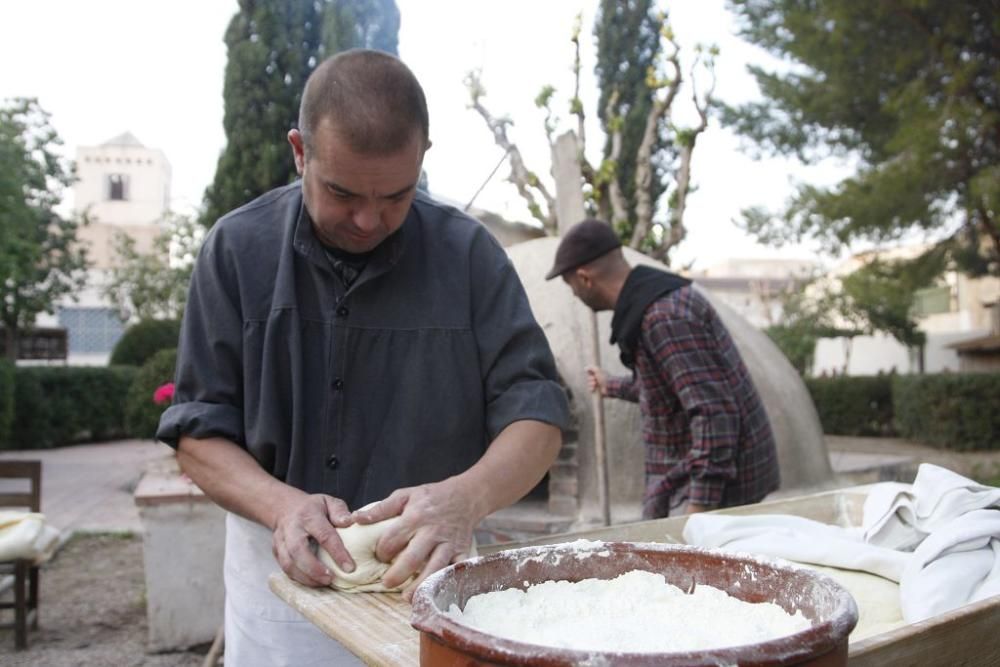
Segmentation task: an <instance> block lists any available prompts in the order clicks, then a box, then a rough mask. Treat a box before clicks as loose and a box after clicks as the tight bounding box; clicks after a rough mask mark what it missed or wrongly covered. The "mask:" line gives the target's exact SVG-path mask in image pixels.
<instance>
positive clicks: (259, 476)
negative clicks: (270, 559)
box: [177, 436, 304, 530]
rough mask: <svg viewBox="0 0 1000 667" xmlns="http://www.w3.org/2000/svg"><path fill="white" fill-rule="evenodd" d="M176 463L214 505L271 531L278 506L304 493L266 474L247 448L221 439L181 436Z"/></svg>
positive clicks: (275, 519) (282, 505)
mask: <svg viewBox="0 0 1000 667" xmlns="http://www.w3.org/2000/svg"><path fill="white" fill-rule="evenodd" d="M177 462H178V463H179V464H180V466H181V470H183V471H184V473H185V474H187V476H188V477H190V478H191V479H192V480H193V481H194V483H195V484H197V485H198V487H199V488H200V489H201V490H202V491H204V492H205V495H207V496H208V497H209V498H211V499H212V500H213V501H215V503H216V504H218V505H220V506H221V507H223V508H224V509H227V510H229V511H231V512H235V513H236V514H239V515H240V516H242V517H244V518H246V519H250V520H251V521H256V522H257V523H259V524H262V525H264V526H266V527H268V528H270V529H271V530H274V527H275V523H276V521H277V516H278V510H279V508H281V507H284V506H285V505H287V504H288V503H290V502H291V501H293V500H295V499H297V498H298V497H300V496H302V495H304V492H303V491H300V490H298V489H296V488H294V487H291V486H289V485H287V484H285V483H283V482H280V481H278V480H277V479H275V478H274V477H272V476H271V475H269V474H268V473H267V472H266V471H265V470H264V469H263V468H261V467H260V465H258V463H257V461H256V460H254V458H253V457H252V456H251V455H250V454H249V453H248V452H247V451H246V450H244V449H243V448H242V447H240V446H239V445H237V444H236V443H234V442H231V441H229V440H226V439H224V438H205V439H196V438H189V437H186V436H185V437H182V438H181V439H180V442H179V444H178V447H177Z"/></svg>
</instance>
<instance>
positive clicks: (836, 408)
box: [806, 375, 895, 436]
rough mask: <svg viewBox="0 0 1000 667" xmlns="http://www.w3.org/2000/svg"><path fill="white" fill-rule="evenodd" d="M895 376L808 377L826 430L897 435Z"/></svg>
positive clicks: (837, 432)
mask: <svg viewBox="0 0 1000 667" xmlns="http://www.w3.org/2000/svg"><path fill="white" fill-rule="evenodd" d="M892 377H893V376H891V375H864V376H847V375H844V376H838V377H832V378H807V379H806V386H807V387H808V388H809V393H810V394H812V399H813V403H815V404H816V411H817V412H818V413H819V420H820V423H821V424H822V425H823V432H824V433H829V434H831V435H862V436H888V435H895V430H894V424H893V400H892Z"/></svg>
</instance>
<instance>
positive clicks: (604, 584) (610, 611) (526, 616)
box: [447, 570, 811, 653]
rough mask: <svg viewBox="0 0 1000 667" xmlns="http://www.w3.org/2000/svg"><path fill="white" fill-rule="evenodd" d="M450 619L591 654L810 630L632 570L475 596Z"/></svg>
mask: <svg viewBox="0 0 1000 667" xmlns="http://www.w3.org/2000/svg"><path fill="white" fill-rule="evenodd" d="M447 614H448V616H450V617H451V618H453V619H454V620H455V621H457V622H458V623H462V624H464V625H467V626H470V627H472V628H475V629H477V630H480V631H482V632H485V633H487V634H491V635H494V636H498V637H504V638H507V639H513V640H516V641H521V642H526V643H529V644H540V645H543V646H551V647H556V648H570V649H580V650H590V651H627V652H641V653H651V652H669V651H696V650H705V649H713V648H722V647H726V646H739V645H743V644H755V643H758V642H763V641H767V640H770V639H777V638H779V637H784V636H787V635H790V634H793V633H795V632H799V631H800V630H805V629H806V628H808V627H809V626H810V625H811V623H810V622H809V619H807V618H806V617H805V616H803V615H802V612H800V611H796V612H795V614H794V615H791V614H788V613H787V612H786V611H785V610H784V609H782V608H781V607H779V606H778V605H776V604H772V603H770V602H763V603H758V604H751V603H748V602H743V601H742V600H739V599H737V598H734V597H731V596H729V595H728V594H727V593H725V592H724V591H721V590H719V589H718V588H714V587H712V586H697V587H695V590H694V592H693V593H691V594H690V595H689V594H686V593H685V592H684V591H682V590H681V589H679V588H677V587H676V586H673V585H671V584H668V583H667V582H666V580H665V579H664V578H663V576H662V575H659V574H654V573H652V572H646V571H643V570H633V571H631V572H626V573H625V574H622V575H620V576H618V577H616V578H615V579H607V580H606V579H584V580H583V581H579V582H576V583H571V582H568V581H546V582H545V583H541V584H535V585H534V586H529V587H528V588H527V590H524V591H522V590H520V589H515V588H509V589H506V590H502V591H496V592H493V593H482V594H480V595H474V596H472V597H471V598H469V600H468V601H467V602H466V604H465V609H464V610H461V609H459V608H458V606H457V605H454V604H453V605H451V608H450V609H449V610H448V612H447Z"/></svg>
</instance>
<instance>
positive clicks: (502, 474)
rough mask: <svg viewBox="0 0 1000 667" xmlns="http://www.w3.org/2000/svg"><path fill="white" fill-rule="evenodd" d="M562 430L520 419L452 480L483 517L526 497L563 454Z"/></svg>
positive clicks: (538, 422)
mask: <svg viewBox="0 0 1000 667" xmlns="http://www.w3.org/2000/svg"><path fill="white" fill-rule="evenodd" d="M561 446H562V433H561V432H560V431H559V429H558V428H557V427H555V426H552V425H551V424H546V423H545V422H540V421H534V420H523V421H517V422H514V423H512V424H510V425H509V426H507V428H505V429H504V430H503V431H501V432H500V435H498V436H497V437H496V439H495V440H494V441H493V442H492V443H491V444H490V446H489V448H488V449H487V450H486V453H485V454H483V457H482V458H481V459H479V461H478V462H477V463H476V464H475V465H474V466H472V467H471V468H469V469H468V470H467V471H465V472H464V473H462V474H461V475H457V476H456V477H454V478H452V480H453V481H454V482H455V483H456V484H459V485H461V487H462V488H463V489H465V490H466V492H467V493H468V497H469V498H471V499H472V502H473V505H472V507H471V508H470V510H471V511H472V512H474V513H475V514H476V515H477V518H479V519H481V518H483V517H485V516H487V515H488V514H491V513H493V512H495V511H496V510H498V509H502V508H504V507H507V506H508V505H511V504H512V503H514V502H516V501H518V500H520V499H521V498H522V497H524V496H525V495H526V494H527V493H528V492H529V491H531V489H533V488H534V487H535V485H536V484H538V482H539V481H540V480H541V479H542V477H544V476H545V473H546V472H548V470H549V467H551V465H552V463H553V462H554V461H555V460H556V457H557V456H558V455H559V448H560V447H561Z"/></svg>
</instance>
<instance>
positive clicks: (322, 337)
mask: <svg viewBox="0 0 1000 667" xmlns="http://www.w3.org/2000/svg"><path fill="white" fill-rule="evenodd" d="M175 384H176V387H175V397H174V404H173V405H172V406H171V407H170V408H168V409H167V410H166V412H165V413H164V414H163V416H162V418H161V420H160V427H159V430H158V432H157V437H158V438H160V439H161V440H163V441H164V442H167V443H168V444H170V445H172V446H176V445H177V442H178V440H179V438H180V436H181V435H182V434H183V435H189V436H192V437H195V438H205V437H209V436H221V437H224V438H227V439H229V440H232V441H234V442H236V443H238V444H240V445H241V446H243V447H245V448H246V449H247V450H248V451H249V452H250V453H251V454H252V455H253V456H254V458H255V459H256V460H257V461H258V462H259V463H260V465H261V466H262V467H263V468H264V469H265V470H267V471H269V472H270V473H271V474H273V475H274V476H275V477H277V478H278V479H281V480H283V481H285V482H287V483H288V484H291V485H293V486H295V487H297V488H300V489H303V490H305V491H307V492H309V493H327V494H330V495H332V496H335V497H338V498H341V499H343V500H344V501H345V502H347V503H348V505H349V506H350V507H351V508H357V507H360V506H362V505H364V504H367V503H369V502H372V501H375V500H380V499H382V498H384V497H385V496H387V495H388V494H389V493H391V492H392V491H393V490H395V489H397V488H401V487H405V486H412V485H416V484H423V483H428V482H434V481H439V480H442V479H444V478H446V477H449V476H452V475H455V474H457V473H460V472H462V471H464V470H466V469H468V468H469V467H470V466H471V465H472V464H474V463H475V462H476V461H477V460H478V459H479V458H480V456H482V454H483V452H484V451H485V450H486V447H487V446H488V445H489V443H490V442H491V441H492V440H493V438H495V437H496V436H497V434H498V433H499V432H500V431H501V430H503V429H504V428H505V427H506V426H507V425H508V424H510V423H512V422H514V421H518V420H522V419H534V420H539V421H543V422H548V423H550V424H554V425H556V426H559V427H561V428H565V425H566V422H567V406H566V398H565V394H564V392H563V390H562V389H561V388H560V386H559V385H558V383H557V381H556V371H555V363H554V361H553V358H552V354H551V351H550V350H549V347H548V344H547V342H546V340H545V337H544V335H543V334H542V331H541V329H540V328H539V327H538V324H537V323H536V322H535V319H534V317H533V315H532V313H531V310H530V308H529V306H528V301H527V298H526V296H525V293H524V289H523V287H522V286H521V283H520V280H519V279H518V276H517V274H516V273H515V271H514V268H513V266H512V265H511V263H510V261H509V260H508V258H507V256H506V254H505V253H504V251H503V249H502V248H501V247H500V246H499V244H497V243H496V241H495V240H494V239H493V237H492V236H490V234H489V233H488V232H487V231H486V229H485V228H484V227H483V226H482V225H480V224H479V223H477V222H476V221H474V220H472V219H471V218H469V217H467V216H465V215H463V214H462V213H460V212H459V211H457V210H455V209H453V208H450V207H447V206H443V205H441V204H438V203H436V202H434V201H432V200H431V199H429V198H427V197H426V196H425V195H422V194H418V195H417V197H416V199H415V201H414V203H413V205H412V207H411V209H410V212H409V214H408V216H407V218H406V221H405V222H404V224H403V226H402V227H401V228H400V229H399V231H398V232H396V233H395V234H394V235H392V236H391V237H389V238H388V239H387V240H386V241H385V242H383V243H382V244H381V245H380V246H379V247H378V248H376V249H375V251H374V252H373V254H372V256H371V258H370V259H369V261H368V264H367V266H366V267H365V269H364V271H363V272H362V273H361V275H360V277H359V278H358V279H357V280H356V281H355V282H354V283H353V284H352V286H351V287H350V289H348V290H346V291H345V289H344V286H343V283H342V282H341V281H340V279H339V278H337V277H336V274H335V273H334V272H333V270H332V268H331V267H330V264H329V261H328V259H327V257H326V255H325V253H324V251H323V247H322V246H321V245H320V244H319V242H318V241H317V240H316V238H315V236H314V234H313V231H312V226H311V223H310V220H309V215H308V213H307V212H306V210H305V207H304V206H303V205H302V192H301V188H300V185H299V183H294V184H292V185H289V186H286V187H284V188H280V189H277V190H273V191H271V192H269V193H267V194H265V195H263V196H262V197H260V198H259V199H257V200H255V201H253V202H251V203H250V204H247V205H246V206H244V207H242V208H240V209H237V210H236V211H234V212H232V213H230V214H229V215H227V216H225V217H223V218H222V219H221V220H219V222H218V223H217V224H216V225H215V226H214V227H213V228H212V230H211V231H210V233H209V234H208V236H207V237H206V239H205V243H204V245H203V247H202V249H201V252H200V254H199V256H198V260H197V264H196V266H195V271H194V275H193V277H192V280H191V288H190V293H189V299H188V304H187V309H186V311H185V313H184V322H183V326H182V331H181V338H180V344H179V349H178V361H177V373H176V378H175Z"/></svg>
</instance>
